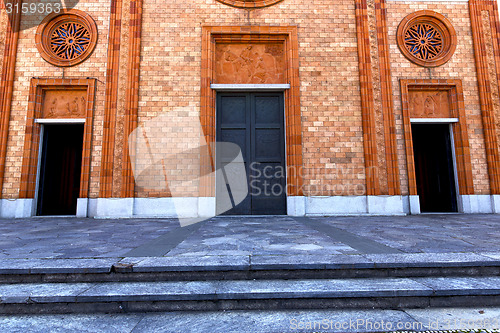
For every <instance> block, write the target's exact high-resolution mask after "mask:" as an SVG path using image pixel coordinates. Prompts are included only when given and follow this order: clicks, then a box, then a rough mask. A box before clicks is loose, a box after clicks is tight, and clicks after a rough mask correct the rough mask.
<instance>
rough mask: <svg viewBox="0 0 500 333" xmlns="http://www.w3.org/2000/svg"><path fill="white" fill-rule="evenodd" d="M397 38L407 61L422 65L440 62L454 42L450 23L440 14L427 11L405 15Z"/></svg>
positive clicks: (455, 43) (438, 63)
mask: <svg viewBox="0 0 500 333" xmlns="http://www.w3.org/2000/svg"><path fill="white" fill-rule="evenodd" d="M397 41H398V46H399V49H400V50H401V52H402V53H403V55H404V56H405V57H406V58H408V60H410V61H411V62H413V63H415V64H417V65H420V66H424V67H437V66H441V65H443V64H444V63H446V62H447V61H448V60H450V58H451V57H452V55H453V53H454V52H455V48H456V45H457V38H456V33H455V29H454V28H453V26H452V25H451V23H450V22H449V21H448V20H447V19H446V18H445V17H444V16H443V15H441V14H438V13H436V12H433V11H428V10H423V11H418V12H415V13H413V14H410V15H408V16H407V17H406V18H404V19H403V21H402V22H401V23H400V25H399V27H398V32H397Z"/></svg>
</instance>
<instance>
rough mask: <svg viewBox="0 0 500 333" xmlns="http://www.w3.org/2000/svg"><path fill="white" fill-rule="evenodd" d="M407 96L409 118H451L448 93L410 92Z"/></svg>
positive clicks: (440, 91)
mask: <svg viewBox="0 0 500 333" xmlns="http://www.w3.org/2000/svg"><path fill="white" fill-rule="evenodd" d="M409 95H410V96H409V97H410V98H409V101H410V103H409V108H410V117H411V118H452V115H451V112H450V103H449V99H448V91H443V90H438V91H436V90H434V91H433V90H424V91H410V92H409Z"/></svg>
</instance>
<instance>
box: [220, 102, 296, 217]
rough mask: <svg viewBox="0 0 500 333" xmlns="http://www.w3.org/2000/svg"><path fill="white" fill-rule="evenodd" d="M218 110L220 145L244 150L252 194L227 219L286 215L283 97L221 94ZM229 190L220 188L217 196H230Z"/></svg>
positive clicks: (236, 206)
mask: <svg viewBox="0 0 500 333" xmlns="http://www.w3.org/2000/svg"><path fill="white" fill-rule="evenodd" d="M216 108H217V120H216V121H217V141H218V142H231V143H235V144H237V145H238V146H239V147H240V148H241V151H242V155H243V159H244V163H245V170H246V172H247V183H248V190H249V194H248V195H247V197H246V198H245V199H244V200H243V201H242V202H241V203H240V204H238V205H235V206H233V208H232V209H231V210H229V211H227V212H225V215H285V214H286V212H287V209H286V195H287V193H286V192H287V191H286V161H285V123H284V113H285V112H284V96H283V93H282V92H266V93H264V92H263V93H257V92H255V93H248V92H247V93H218V94H217V106H216ZM222 155H223V154H221V153H220V152H217V153H216V156H217V157H216V159H217V168H220V166H221V165H223V163H224V161H223V160H222V158H221V156H222ZM216 183H217V184H221V183H225V182H221V181H219V180H217V182H216ZM226 186H227V188H224V189H222V188H220V186H219V187H218V188H217V189H216V191H217V194H218V193H220V192H219V191H228V192H230V187H229V186H228V185H226ZM216 197H217V198H218V197H220V196H219V195H216ZM217 205H219V203H217ZM217 211H219V209H217Z"/></svg>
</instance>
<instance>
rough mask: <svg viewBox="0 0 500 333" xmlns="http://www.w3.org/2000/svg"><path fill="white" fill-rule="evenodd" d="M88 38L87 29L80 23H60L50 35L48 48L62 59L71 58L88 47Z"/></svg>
mask: <svg viewBox="0 0 500 333" xmlns="http://www.w3.org/2000/svg"><path fill="white" fill-rule="evenodd" d="M90 39H91V36H90V32H89V30H88V29H87V28H86V27H85V26H83V25H81V24H80V23H75V22H67V23H62V24H60V25H59V26H58V27H57V28H56V29H54V32H52V36H50V48H51V49H52V52H53V53H54V55H55V56H57V57H59V58H61V59H64V60H72V59H76V58H78V57H79V56H81V55H82V54H83V53H84V52H85V51H86V50H87V49H88V47H89V46H90Z"/></svg>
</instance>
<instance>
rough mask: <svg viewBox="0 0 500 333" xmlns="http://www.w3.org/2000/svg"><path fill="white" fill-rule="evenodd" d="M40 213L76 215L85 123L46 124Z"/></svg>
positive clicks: (38, 210) (39, 201) (40, 189)
mask: <svg viewBox="0 0 500 333" xmlns="http://www.w3.org/2000/svg"><path fill="white" fill-rule="evenodd" d="M42 145H43V146H42V160H41V165H40V183H39V190H38V205H37V215H76V204H77V199H78V196H79V194H80V174H81V169H82V147H83V125H66V124H65V125H44V129H43V140H42Z"/></svg>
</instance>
